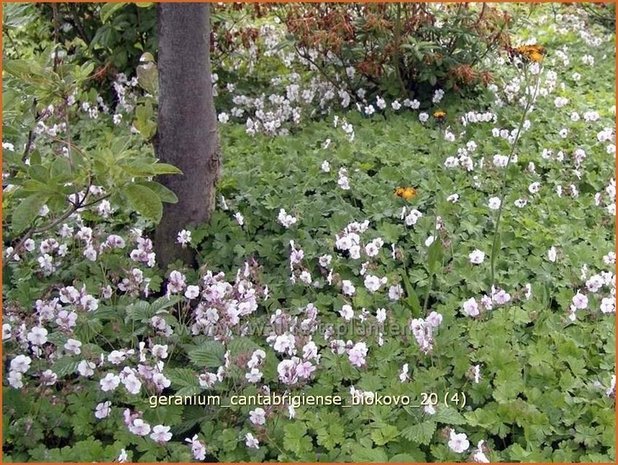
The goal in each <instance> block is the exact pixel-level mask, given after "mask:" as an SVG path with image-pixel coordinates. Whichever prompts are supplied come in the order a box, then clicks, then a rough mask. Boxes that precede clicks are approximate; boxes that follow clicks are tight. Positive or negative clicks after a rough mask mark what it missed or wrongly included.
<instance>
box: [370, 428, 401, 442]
mask: <svg viewBox="0 0 618 465" xmlns="http://www.w3.org/2000/svg"><path fill="white" fill-rule="evenodd" d="M397 436H399V430H398V429H397V427H395V426H393V425H379V426H378V427H377V428H376V429H374V430H373V431H372V432H371V439H372V440H373V442H374V443H375V445H376V446H383V445H385V444H386V443H389V442H391V441H393V440H394V439H395V438H397Z"/></svg>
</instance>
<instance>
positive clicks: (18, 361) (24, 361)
mask: <svg viewBox="0 0 618 465" xmlns="http://www.w3.org/2000/svg"><path fill="white" fill-rule="evenodd" d="M30 363H32V359H31V358H30V357H28V356H26V355H18V356H17V357H15V358H14V359H13V360H11V364H10V368H11V371H14V372H16V373H25V372H26V371H28V369H29V368H30Z"/></svg>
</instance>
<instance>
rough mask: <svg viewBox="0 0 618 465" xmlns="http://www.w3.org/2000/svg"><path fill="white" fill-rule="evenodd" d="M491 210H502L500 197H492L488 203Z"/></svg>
mask: <svg viewBox="0 0 618 465" xmlns="http://www.w3.org/2000/svg"><path fill="white" fill-rule="evenodd" d="M487 205H488V206H489V208H490V209H492V210H497V209H498V208H500V199H499V198H498V197H491V198H490V199H489V202H488V203H487Z"/></svg>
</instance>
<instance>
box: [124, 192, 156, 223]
mask: <svg viewBox="0 0 618 465" xmlns="http://www.w3.org/2000/svg"><path fill="white" fill-rule="evenodd" d="M123 192H124V194H125V195H126V197H127V200H128V201H129V206H130V207H132V208H133V209H134V210H135V211H137V212H138V213H140V214H142V215H143V216H145V217H146V218H149V219H151V220H153V221H154V222H155V223H158V222H159V221H161V216H162V215H163V203H162V202H161V199H160V198H159V196H158V195H157V194H156V192H154V191H153V190H152V189H149V188H148V187H146V186H144V185H141V184H129V185H128V186H127V187H125V189H124V191H123Z"/></svg>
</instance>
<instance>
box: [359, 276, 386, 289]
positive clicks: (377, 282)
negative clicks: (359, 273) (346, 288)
mask: <svg viewBox="0 0 618 465" xmlns="http://www.w3.org/2000/svg"><path fill="white" fill-rule="evenodd" d="M364 284H365V287H366V288H367V290H368V291H369V292H376V291H377V290H378V289H380V286H381V285H382V284H386V278H382V279H380V278H378V277H377V276H373V275H370V274H368V275H367V276H366V277H365V283H364Z"/></svg>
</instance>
